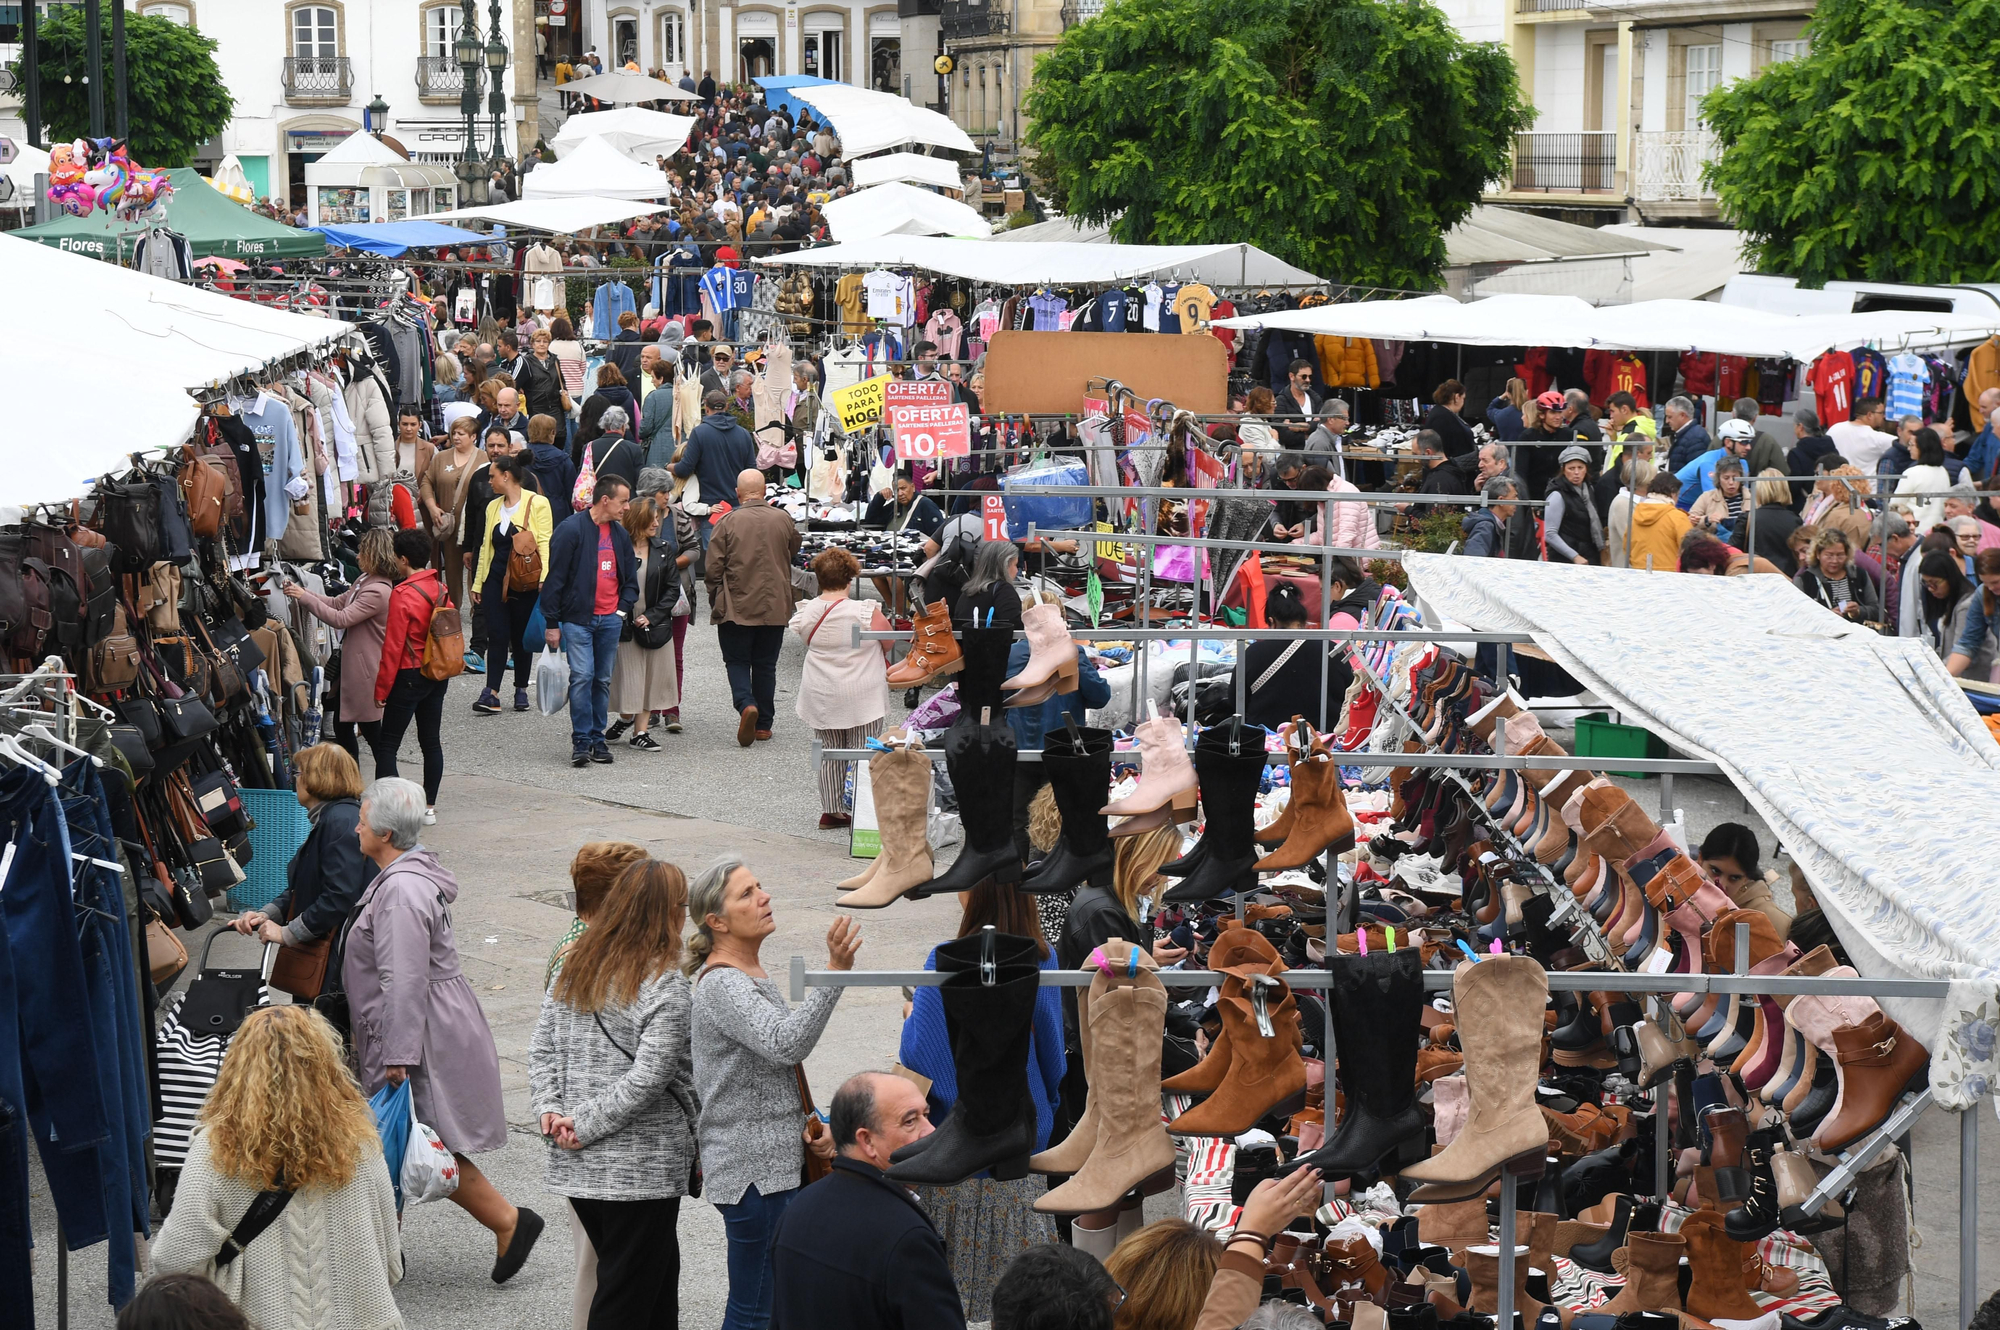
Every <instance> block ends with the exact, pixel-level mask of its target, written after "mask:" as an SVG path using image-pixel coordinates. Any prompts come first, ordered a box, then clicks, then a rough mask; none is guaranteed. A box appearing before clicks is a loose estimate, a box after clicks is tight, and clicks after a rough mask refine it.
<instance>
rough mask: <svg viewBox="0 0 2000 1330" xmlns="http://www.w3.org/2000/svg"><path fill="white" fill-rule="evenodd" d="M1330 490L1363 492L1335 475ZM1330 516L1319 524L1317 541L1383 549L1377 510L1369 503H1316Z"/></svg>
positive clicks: (1350, 547)
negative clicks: (1376, 528)
mask: <svg viewBox="0 0 2000 1330" xmlns="http://www.w3.org/2000/svg"><path fill="white" fill-rule="evenodd" d="M1327 489H1328V491H1330V492H1331V493H1334V494H1359V493H1360V492H1361V491H1360V490H1358V489H1356V488H1355V487H1354V485H1353V484H1352V483H1351V482H1349V481H1345V480H1342V479H1341V478H1340V477H1338V476H1335V477H1334V478H1333V481H1332V483H1331V484H1329V485H1328V486H1327ZM1314 506H1315V507H1317V508H1319V509H1320V510H1321V511H1322V512H1326V513H1327V514H1328V515H1327V516H1326V518H1325V519H1324V520H1320V521H1317V522H1316V523H1315V526H1316V528H1317V529H1316V530H1315V531H1314V533H1313V537H1312V538H1313V540H1314V541H1315V542H1316V543H1318V544H1321V545H1331V546H1333V547H1334V548H1335V549H1340V550H1379V549H1381V548H1382V537H1381V536H1380V535H1379V534H1377V533H1376V530H1375V509H1374V508H1373V507H1372V506H1371V505H1369V504H1365V503H1322V504H1316V505H1314Z"/></svg>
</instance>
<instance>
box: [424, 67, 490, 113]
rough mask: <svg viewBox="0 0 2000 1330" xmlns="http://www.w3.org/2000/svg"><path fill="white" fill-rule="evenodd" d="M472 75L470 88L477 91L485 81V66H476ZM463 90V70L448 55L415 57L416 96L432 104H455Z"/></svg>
mask: <svg viewBox="0 0 2000 1330" xmlns="http://www.w3.org/2000/svg"><path fill="white" fill-rule="evenodd" d="M476 68H477V71H478V72H477V73H476V74H475V75H474V76H473V84H472V90H473V91H474V92H478V91H479V90H480V88H482V87H483V86H485V83H486V67H485V66H484V65H480V66H477V67H476ZM463 91H465V70H464V68H463V67H462V66H461V65H460V64H459V63H458V61H457V60H455V59H453V58H452V57H451V56H448V55H420V56H418V57H417V97H418V98H419V99H420V100H422V101H424V102H428V103H433V104H445V103H450V104H453V105H455V104H457V102H458V95H459V93H461V92H463Z"/></svg>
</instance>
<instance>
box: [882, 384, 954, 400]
mask: <svg viewBox="0 0 2000 1330" xmlns="http://www.w3.org/2000/svg"><path fill="white" fill-rule="evenodd" d="M882 400H883V404H884V405H886V406H950V405H951V385H950V384H949V383H946V382H945V381H944V380H943V379H894V380H892V381H891V382H890V384H889V387H888V389H887V390H886V391H885V392H884V394H883V397H882Z"/></svg>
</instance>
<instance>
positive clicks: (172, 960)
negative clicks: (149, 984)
mask: <svg viewBox="0 0 2000 1330" xmlns="http://www.w3.org/2000/svg"><path fill="white" fill-rule="evenodd" d="M187 963H188V952H187V948H186V947H185V946H183V945H182V944H181V940H180V939H179V938H178V937H175V936H174V930H173V929H171V928H169V927H167V925H166V923H165V922H164V921H163V920H160V919H157V918H156V919H149V920H147V921H146V973H147V974H148V975H149V976H150V977H151V978H152V981H153V982H154V983H156V984H164V983H166V982H168V981H169V980H171V979H172V978H173V977H174V976H175V975H177V974H179V973H180V972H181V971H182V970H185V969H186V968H187Z"/></svg>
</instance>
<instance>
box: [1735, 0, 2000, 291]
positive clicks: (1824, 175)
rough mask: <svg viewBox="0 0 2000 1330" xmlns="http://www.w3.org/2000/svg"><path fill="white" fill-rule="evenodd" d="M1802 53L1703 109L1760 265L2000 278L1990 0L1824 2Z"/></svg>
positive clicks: (1995, 20)
mask: <svg viewBox="0 0 2000 1330" xmlns="http://www.w3.org/2000/svg"><path fill="white" fill-rule="evenodd" d="M1807 32H1808V34H1809V35H1810V37H1811V39H1812V47H1811V50H1810V51H1809V52H1808V53H1807V54H1806V55H1805V56H1803V57H1801V58H1799V59H1797V60H1791V61H1786V62H1785V63H1783V64H1779V65H1773V66H1772V67H1770V68H1769V69H1766V70H1765V71H1764V72H1763V73H1762V74H1760V75H1758V76H1757V77H1756V78H1752V79H1743V80H1741V81H1739V82H1737V83H1733V84H1731V85H1729V86H1728V87H1725V88H1720V89H1717V90H1716V91H1715V92H1712V93H1710V94H1709V95H1708V97H1707V99H1706V100H1705V101H1703V103H1702V115H1703V118H1704V119H1705V120H1706V121H1707V122H1708V125H1709V127H1710V128H1711V129H1712V130H1713V131H1714V132H1715V136H1716V140H1717V145H1718V148H1719V150H1720V151H1719V153H1718V155H1717V157H1716V160H1714V161H1713V162H1711V163H1710V164H1709V166H1708V168H1707V170H1706V172H1705V174H1706V177H1707V179H1708V181H1709V183H1710V184H1711V185H1712V186H1713V187H1714V188H1715V191H1716V194H1717V195H1718V196H1719V198H1720V200H1721V204H1722V211H1723V215H1724V216H1726V217H1727V218H1729V220H1730V221H1731V222H1732V223H1733V224H1735V225H1736V226H1738V227H1740V228H1742V229H1743V230H1744V231H1747V232H1749V241H1748V245H1747V246H1746V253H1747V255H1748V257H1750V258H1751V259H1752V260H1753V261H1754V262H1756V264H1757V265H1758V268H1759V269H1760V270H1761V271H1764V272H1772V273H1783V274H1787V275H1790V276H1794V277H1797V278H1798V279H1799V280H1800V281H1801V282H1803V283H1805V284H1806V285H1809V286H1819V285H1822V284H1823V283H1825V282H1828V281H1898V282H1919V283H1930V282H1969V281H1991V280H1993V279H1994V278H1995V277H1996V276H2000V79H1996V78H1995V76H1994V71H1995V70H1996V69H2000V0H1820V5H1819V7H1818V9H1817V10H1815V11H1814V14H1813V18H1812V22H1811V24H1810V25H1809V26H1808V28H1807Z"/></svg>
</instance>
